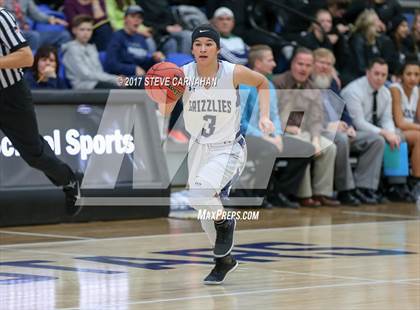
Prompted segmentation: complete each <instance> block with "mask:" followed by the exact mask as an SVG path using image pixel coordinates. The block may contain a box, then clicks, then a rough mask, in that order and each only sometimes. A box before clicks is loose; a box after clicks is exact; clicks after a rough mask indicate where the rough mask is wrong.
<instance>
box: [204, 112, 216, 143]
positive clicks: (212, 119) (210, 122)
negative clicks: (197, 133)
mask: <svg viewBox="0 0 420 310" xmlns="http://www.w3.org/2000/svg"><path fill="white" fill-rule="evenodd" d="M203 121H204V125H203V130H202V131H201V135H202V136H203V137H206V138H208V137H210V136H211V135H212V134H213V133H214V131H215V130H216V126H215V125H216V116H215V115H204V116H203Z"/></svg>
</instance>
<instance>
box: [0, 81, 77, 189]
mask: <svg viewBox="0 0 420 310" xmlns="http://www.w3.org/2000/svg"><path fill="white" fill-rule="evenodd" d="M0 129H1V130H2V131H3V132H4V134H5V135H6V136H7V137H8V138H9V139H10V141H11V142H12V144H13V147H14V148H15V149H17V150H18V151H19V153H20V155H21V157H22V158H23V159H24V160H25V161H26V162H27V163H28V164H29V165H30V166H31V167H34V168H36V169H39V170H41V171H42V172H43V173H44V174H45V175H46V176H47V177H48V178H49V179H50V180H51V182H52V183H54V184H55V185H57V186H59V185H67V184H69V183H70V181H71V180H72V178H73V177H74V175H73V171H72V170H71V168H70V167H69V166H68V165H66V164H65V163H64V162H62V161H61V160H59V159H58V158H57V156H56V155H55V154H54V152H53V151H52V149H51V148H50V146H49V144H48V143H47V142H46V141H45V140H44V138H43V137H42V136H40V134H39V131H38V125H37V121H36V116H35V110H34V106H33V104H32V95H31V91H30V90H29V88H28V86H27V85H26V82H25V81H24V80H21V81H19V82H17V83H15V84H14V85H12V86H9V87H8V88H5V89H0Z"/></svg>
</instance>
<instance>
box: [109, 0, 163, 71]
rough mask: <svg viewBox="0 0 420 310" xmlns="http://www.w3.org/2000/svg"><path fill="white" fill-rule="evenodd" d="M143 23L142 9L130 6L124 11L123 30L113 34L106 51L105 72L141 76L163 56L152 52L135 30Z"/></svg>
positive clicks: (157, 52) (143, 38)
mask: <svg viewBox="0 0 420 310" xmlns="http://www.w3.org/2000/svg"><path fill="white" fill-rule="evenodd" d="M142 23H143V9H142V8H141V7H140V6H138V5H130V6H129V7H128V8H127V10H126V11H125V16H124V29H121V30H119V31H116V32H114V34H113V35H112V38H111V42H110V43H109V45H108V49H107V58H106V61H105V70H106V71H107V72H109V73H112V74H123V75H125V76H134V75H137V76H142V75H144V74H145V73H146V70H147V69H149V68H150V67H151V66H152V65H153V64H154V63H156V62H159V61H161V60H163V59H164V58H165V56H164V55H163V54H162V53H161V52H159V51H155V50H153V49H152V48H151V47H150V46H149V45H148V44H147V42H146V37H144V36H143V35H141V34H139V33H138V31H137V29H138V28H139V26H140V25H141V24H142Z"/></svg>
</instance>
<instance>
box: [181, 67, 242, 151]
mask: <svg viewBox="0 0 420 310" xmlns="http://www.w3.org/2000/svg"><path fill="white" fill-rule="evenodd" d="M182 69H183V70H184V74H185V77H186V78H187V79H188V81H189V82H191V83H194V82H197V81H200V77H199V76H198V73H197V64H196V63H195V62H192V63H189V64H186V65H185V66H183V67H182ZM234 69H235V64H232V63H230V62H227V61H219V69H218V71H217V74H216V80H215V82H216V83H215V85H212V86H211V87H210V88H208V89H206V88H205V87H204V86H203V85H190V86H187V87H186V89H185V92H184V95H183V97H182V100H183V103H184V112H183V113H184V121H185V128H186V129H187V131H188V133H189V134H190V135H191V137H192V138H191V139H195V140H197V141H198V142H199V143H203V144H204V143H219V142H225V141H233V140H235V137H236V134H237V132H238V131H239V126H240V116H241V111H240V108H241V105H240V101H239V94H238V91H237V89H235V86H234V85H233V70H234Z"/></svg>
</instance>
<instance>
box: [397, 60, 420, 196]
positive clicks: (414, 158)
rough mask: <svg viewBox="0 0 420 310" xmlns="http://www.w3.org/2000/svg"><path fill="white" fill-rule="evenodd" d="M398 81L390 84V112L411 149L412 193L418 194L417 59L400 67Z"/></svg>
mask: <svg viewBox="0 0 420 310" xmlns="http://www.w3.org/2000/svg"><path fill="white" fill-rule="evenodd" d="M400 78H401V82H400V83H394V84H392V85H391V87H390V90H391V95H392V112H393V113H392V114H393V117H394V122H395V125H396V126H397V128H399V129H400V130H401V131H402V133H403V135H404V138H405V140H406V141H407V143H408V145H409V148H410V151H411V157H410V159H411V171H412V173H411V175H412V177H413V181H414V182H413V183H414V184H413V185H414V186H413V187H414V188H413V190H412V194H413V196H414V197H416V198H418V197H419V196H420V94H419V86H418V85H419V83H420V66H419V63H418V62H417V61H410V60H409V61H407V62H406V63H405V64H404V65H403V66H402V68H401V72H400Z"/></svg>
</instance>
